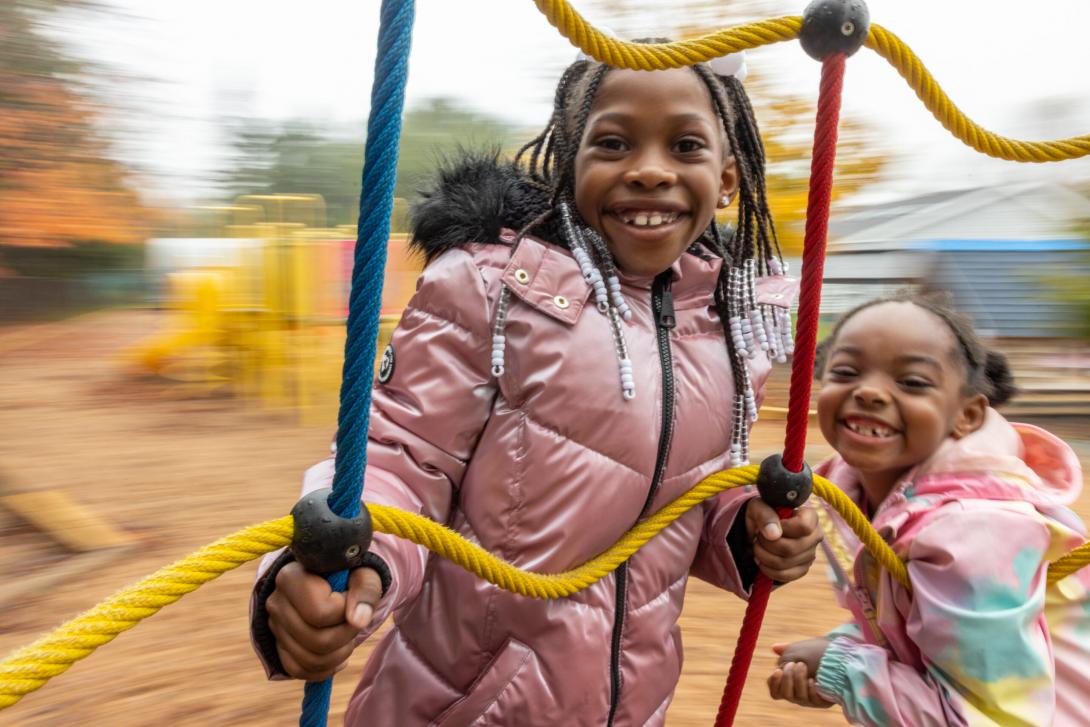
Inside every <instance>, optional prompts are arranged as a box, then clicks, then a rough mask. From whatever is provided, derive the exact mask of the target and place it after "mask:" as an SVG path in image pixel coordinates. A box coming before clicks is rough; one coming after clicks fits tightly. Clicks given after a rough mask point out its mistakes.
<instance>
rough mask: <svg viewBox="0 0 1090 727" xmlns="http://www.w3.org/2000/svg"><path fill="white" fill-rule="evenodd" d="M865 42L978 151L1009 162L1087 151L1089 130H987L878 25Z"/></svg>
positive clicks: (1043, 159)
mask: <svg viewBox="0 0 1090 727" xmlns="http://www.w3.org/2000/svg"><path fill="white" fill-rule="evenodd" d="M865 45H866V47H868V48H870V49H871V50H873V51H874V52H875V53H877V54H878V55H880V56H882V57H883V58H885V59H886V61H888V62H889V64H890V65H891V66H893V67H894V68H896V69H897V72H898V73H900V74H901V76H902V77H903V78H904V79H905V80H906V81H908V85H909V86H911V87H912V90H913V91H915V92H916V95H917V96H918V97H919V99H920V100H921V101H923V105H924V106H926V107H927V110H928V111H930V112H931V114H932V115H933V116H934V117H935V118H936V119H938V120H939V122H940V123H941V124H942V125H943V126H944V127H945V128H946V130H947V131H949V132H950V133H951V134H953V135H954V136H955V137H957V138H958V139H960V140H961V141H962V142H963V143H964V144H966V145H967V146H970V147H972V148H973V149H976V150H977V151H978V152H980V153H982V154H987V155H988V156H992V157H997V158H999V159H1006V160H1008V161H1012V162H1058V161H1064V160H1066V159H1077V158H1079V157H1083V156H1086V155H1087V154H1090V134H1088V135H1084V136H1074V137H1071V138H1070V139H1057V140H1055V141H1020V140H1018V139H1011V138H1009V137H1006V136H1000V135H999V134H995V133H993V132H991V131H988V130H987V129H985V128H984V127H982V126H980V125H979V124H977V123H975V122H974V121H973V120H972V119H970V118H969V117H968V116H966V115H965V114H964V113H963V112H962V110H961V109H959V108H958V107H957V106H956V105H955V104H954V102H953V101H951V100H950V97H949V96H947V95H946V92H945V91H943V90H942V87H941V86H939V83H938V81H936V80H935V78H934V76H932V75H931V73H930V72H928V70H927V69H926V68H925V67H924V65H923V62H922V61H920V59H919V58H918V57H917V56H916V54H915V53H913V52H912V49H911V48H909V47H908V46H907V45H905V44H904V42H902V41H901V39H900V38H898V37H897V36H896V35H894V34H893V33H891V32H890V31H888V30H886V29H885V28H883V27H882V26H880V25H871V29H870V35H868V36H867V41H866V44H865Z"/></svg>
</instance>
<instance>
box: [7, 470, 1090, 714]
mask: <svg viewBox="0 0 1090 727" xmlns="http://www.w3.org/2000/svg"><path fill="white" fill-rule="evenodd" d="M757 470H758V467H757V465H747V466H745V467H736V468H734V469H730V470H726V471H724V472H717V473H716V474H713V475H710V476H708V477H707V478H705V479H704V480H702V481H701V482H700V483H699V484H697V485H696V486H695V487H693V488H692V489H691V490H689V491H688V492H686V493H685V494H683V495H681V496H680V497H678V498H677V499H676V500H674V501H673V502H671V503H669V504H667V505H666V506H664V507H663V508H662V509H661V510H659V511H658V512H656V513H655V514H654V515H652V516H651V517H649V518H648V519H647V520H645V521H643V522H641V523H640V524H639V525H637V526H636V527H634V528H632V530H630V531H629V532H627V533H625V535H624V536H623V537H622V538H621V539H620V540H619V541H617V543H616V544H615V545H613V546H612V547H611V548H610V549H609V550H607V551H605V552H604V553H602V554H601V555H599V556H598V557H596V558H594V559H592V560H590V561H588V562H587V563H584V564H583V565H581V566H579V567H577V568H574V569H572V570H569V571H565V572H563V573H555V574H540V573H532V572H528V571H523V570H520V569H519V568H518V567H516V566H514V565H511V564H510V563H508V562H506V561H504V560H502V559H500V558H497V557H496V556H494V555H492V554H491V553H489V552H488V551H486V550H484V549H483V548H481V547H480V546H479V545H476V544H475V543H471V542H469V541H468V540H466V539H465V538H463V537H462V536H460V535H458V534H457V533H455V532H454V531H452V530H450V529H449V528H446V527H444V526H442V525H440V524H439V523H436V522H435V521H433V520H428V519H427V518H425V517H423V516H421V515H418V514H416V513H411V512H405V511H402V510H398V509H397V508H393V507H387V506H383V505H368V506H367V509H368V510H369V511H370V513H371V519H372V521H373V522H374V525H375V530H376V531H377V532H381V533H388V534H390V535H395V536H398V537H403V538H406V539H407V540H411V541H412V542H414V543H416V544H417V545H422V546H424V547H426V548H428V549H429V550H431V551H433V552H435V553H437V554H438V555H440V556H442V557H444V558H447V559H448V560H451V561H452V562H454V563H457V564H458V565H460V566H462V567H463V568H465V569H466V570H468V571H470V572H472V573H475V574H477V575H478V576H480V577H481V578H484V579H486V580H488V581H489V582H490V583H493V584H495V585H497V586H500V587H501V588H505V589H507V590H510V591H513V592H515V593H519V594H521V595H524V596H530V597H532V598H561V597H563V596H567V595H571V594H572V593H575V592H577V591H579V590H581V589H583V588H586V587H587V586H590V585H591V584H593V583H595V582H597V581H599V580H601V579H602V578H604V577H606V576H607V575H609V574H610V573H612V572H613V570H614V569H616V568H617V566H618V565H620V564H621V563H622V562H624V560H625V559H626V558H628V557H630V556H631V555H632V554H633V553H635V552H636V551H637V550H639V549H640V548H641V547H642V546H643V545H644V544H645V543H646V542H647V541H649V540H650V539H651V538H653V537H654V536H655V535H657V534H658V533H659V532H661V531H662V530H663V529H664V528H665V527H666V526H668V525H669V524H670V523H672V522H673V521H674V520H676V519H677V518H679V517H680V516H681V515H683V514H684V513H686V512H688V510H689V509H690V508H692V507H694V506H696V505H697V504H698V503H700V502H703V501H704V500H705V499H707V498H709V497H712V496H714V495H717V494H719V493H720V492H723V491H725V490H730V489H733V488H735V487H742V486H744V485H751V484H753V483H754V482H756V481H757ZM814 494H816V495H817V496H818V497H820V498H821V499H823V500H825V502H827V503H829V505H831V506H832V508H833V509H834V510H836V511H837V512H838V513H839V514H840V516H841V517H842V518H844V521H845V522H846V523H847V524H848V525H849V527H851V529H852V530H853V531H854V532H855V534H856V536H857V537H858V538H859V540H860V542H861V543H862V544H863V546H864V547H865V548H866V549H867V550H868V551H869V552H870V553H871V555H873V556H874V558H875V560H877V561H878V562H879V563H880V564H881V565H882V567H883V568H885V569H886V570H888V571H889V572H890V574H891V575H892V577H893V578H894V580H896V581H897V582H898V583H900V584H901V585H902V586H904V587H905V588H906V589H910V590H911V588H912V585H911V583H910V582H909V579H908V568H907V567H906V565H905V563H904V562H902V561H901V560H900V558H898V557H897V554H896V553H894V552H893V549H892V548H890V547H889V545H888V544H887V543H886V542H885V541H884V540H883V539H882V537H881V536H880V535H879V534H878V532H877V531H876V530H875V529H874V528H873V527H872V526H871V524H870V522H869V521H868V520H867V518H866V516H865V515H864V514H863V513H862V512H861V511H860V510H859V508H858V507H856V505H855V503H853V502H852V501H851V500H850V499H849V498H848V496H847V495H845V494H844V493H843V491H841V489H840V488H839V487H837V486H836V485H834V484H833V483H832V482H830V481H829V480H827V479H825V478H824V477H821V476H820V475H814ZM291 535H292V519H291V517H290V516H288V517H282V518H278V519H276V520H269V521H267V522H264V523H261V524H259V525H253V526H251V527H248V528H244V529H242V530H239V531H238V532H236V533H233V534H231V535H228V536H226V537H224V538H221V539H219V540H217V541H216V542H214V543H212V544H211V545H208V546H205V547H204V548H201V549H200V550H198V551H196V552H194V553H192V554H190V555H188V556H186V557H185V558H182V559H181V560H178V561H177V562H175V563H173V564H171V565H168V566H166V567H164V568H160V569H159V570H157V571H156V572H155V573H153V574H152V575H150V576H148V577H147V578H145V579H144V580H142V581H140V582H138V583H135V584H133V585H131V586H128V587H127V588H124V589H122V590H120V591H118V592H117V593H116V594H114V595H112V596H110V597H109V598H107V599H106V600H105V601H102V602H101V603H99V604H98V605H96V606H93V607H91V608H90V609H88V610H87V611H84V612H83V613H82V614H80V615H79V616H77V617H75V618H73V619H72V620H70V621H68V622H66V623H64V624H62V625H61V626H59V627H57V628H56V629H54V630H53V631H51V632H49V633H47V634H45V635H43V636H42V637H40V638H39V639H37V640H36V641H34V642H33V643H32V644H30V645H28V646H25V647H23V648H21V649H17V650H16V651H14V652H12V653H11V654H9V655H8V656H7V657H6V658H5V659H4V660H3V661H0V710H3V709H5V708H7V707H10V706H12V705H13V704H15V703H16V702H18V701H19V700H20V699H22V698H23V696H25V695H27V694H29V693H30V692H33V691H35V690H37V689H40V688H41V687H43V686H44V685H45V683H46V682H47V681H49V680H50V679H52V678H53V677H55V676H57V675H59V674H63V673H64V672H65V671H67V670H68V668H69V667H70V666H72V664H74V663H76V662H77V661H80V660H81V659H84V658H86V657H88V656H90V655H91V654H92V653H93V652H94V651H95V649H97V648H98V647H100V646H102V645H104V644H108V643H109V642H111V641H113V639H114V638H115V637H116V636H117V635H118V634H120V633H121V632H123V631H128V630H129V629H131V628H133V627H135V626H136V625H137V624H138V623H140V622H141V621H143V620H144V619H146V618H149V617H150V616H154V615H155V614H156V613H158V612H159V610H160V609H162V608H163V607H165V606H169V605H170V604H172V603H174V602H175V601H177V600H179V599H180V598H181V597H182V596H184V595H185V594H187V593H189V592H191V591H195V590H196V589H198V588H200V587H201V586H202V585H204V584H205V583H208V582H209V581H212V580H215V579H216V578H218V577H219V576H220V575H222V574H224V573H226V572H227V571H229V570H234V569H235V568H237V567H239V566H240V565H243V564H244V563H248V562H249V561H251V560H254V559H256V558H259V557H261V556H262V555H264V554H265V553H270V552H272V551H274V550H277V549H279V548H283V547H286V546H287V545H288V544H289V543H291ZM1088 563H1090V543H1087V544H1085V545H1082V546H1080V547H1079V548H1076V549H1075V550H1073V551H1071V552H1070V553H1068V554H1067V555H1064V556H1063V557H1061V558H1059V559H1057V560H1056V561H1054V562H1053V563H1052V565H1051V567H1050V568H1049V574H1048V582H1049V583H1050V584H1051V583H1055V582H1056V581H1058V580H1060V579H1062V578H1066V577H1067V576H1069V575H1071V573H1074V572H1075V571H1077V570H1078V569H1079V568H1081V567H1082V566H1084V565H1087V564H1088Z"/></svg>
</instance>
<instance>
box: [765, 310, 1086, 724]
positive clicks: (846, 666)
mask: <svg viewBox="0 0 1090 727" xmlns="http://www.w3.org/2000/svg"><path fill="white" fill-rule="evenodd" d="M818 373H819V375H820V376H821V383H822V390H821V393H820V396H819V400H818V419H819V421H820V424H821V429H822V433H823V434H824V436H825V438H826V440H827V441H828V442H829V444H830V445H831V446H832V447H833V448H834V449H835V450H836V452H837V456H835V457H834V458H833V459H832V460H830V461H828V462H826V463H824V464H822V465H821V466H820V467H818V468H817V470H816V471H817V472H818V473H819V474H821V475H824V476H825V477H827V478H829V479H830V480H831V481H833V482H834V483H836V484H837V485H838V486H839V487H840V488H841V489H843V490H844V492H845V493H847V495H848V496H849V497H850V498H851V499H852V500H853V501H854V502H855V503H856V504H857V505H858V506H859V507H860V508H861V509H862V510H863V512H864V513H866V514H867V516H868V518H869V519H870V521H871V523H872V525H873V526H874V528H875V529H876V530H877V531H878V532H879V533H880V534H881V535H882V537H883V538H884V539H885V540H886V542H888V543H889V544H890V545H891V546H892V547H893V550H894V551H895V552H896V553H897V555H898V556H899V557H900V558H901V559H903V560H904V561H905V562H906V564H907V567H908V573H909V578H910V580H911V583H912V590H911V592H910V591H908V590H906V589H905V588H904V587H903V586H901V585H900V584H899V583H897V581H896V580H894V579H893V578H892V577H891V576H890V574H889V573H888V572H887V571H885V570H884V569H882V568H881V567H880V566H879V565H878V564H877V562H876V561H875V560H874V558H873V557H872V556H871V555H870V554H869V553H868V552H867V551H866V550H865V549H864V548H862V547H861V545H860V543H859V540H858V539H857V538H856V537H855V535H854V533H853V532H852V531H851V529H850V528H849V527H848V526H847V524H846V523H844V521H843V520H842V519H841V518H840V516H839V515H838V514H837V513H836V512H835V511H833V510H832V509H831V508H829V507H827V506H824V505H823V506H821V507H822V511H823V512H822V515H823V517H822V520H823V521H824V525H825V527H826V541H825V544H824V547H825V550H826V554H827V555H828V556H829V560H830V563H831V565H832V570H833V574H834V583H835V585H836V587H837V589H838V595H839V596H840V600H841V603H842V605H844V606H845V607H847V608H848V609H850V611H851V613H852V616H853V619H852V622H851V623H849V624H846V625H845V626H843V627H841V628H839V629H836V630H835V631H833V632H832V633H830V634H828V635H827V636H825V637H822V638H817V639H810V640H808V641H802V642H797V643H794V644H790V645H780V644H778V645H776V646H775V647H774V649H775V651H776V652H777V653H778V654H779V655H780V662H779V667H778V668H777V669H776V670H775V671H774V672H773V674H772V675H771V676H770V677H769V688H770V691H771V694H772V696H773V698H777V699H786V700H788V701H791V702H794V703H796V704H799V705H802V706H810V707H830V706H833V705H834V704H838V705H840V706H841V708H842V709H843V711H844V715H845V716H846V717H847V718H848V720H849V721H850V722H852V723H853V724H860V725H868V726H871V725H874V726H880V727H887V726H889V727H895V726H901V725H904V726H906V727H924V726H925V725H927V726H929V725H973V726H976V725H1004V726H1006V725H1058V726H1061V727H1063V726H1074V725H1088V724H1090V597H1088V592H1090V568H1087V569H1083V570H1081V571H1079V572H1077V573H1075V574H1073V575H1071V576H1068V577H1067V578H1064V579H1062V580H1059V581H1058V582H1056V583H1052V584H1050V583H1049V582H1048V564H1049V562H1050V561H1052V560H1054V559H1056V558H1057V557H1059V556H1061V555H1063V554H1064V553H1066V552H1068V551H1070V550H1071V549H1072V548H1074V547H1076V546H1078V545H1081V544H1082V543H1083V542H1084V541H1085V539H1086V532H1085V528H1084V526H1083V524H1082V522H1081V521H1080V520H1079V518H1078V517H1077V516H1076V515H1075V514H1074V513H1072V512H1071V511H1070V510H1068V509H1067V507H1066V506H1068V505H1071V504H1072V503H1073V502H1074V501H1075V500H1076V499H1077V497H1078V495H1079V493H1080V491H1081V489H1082V474H1081V470H1080V466H1079V461H1078V459H1077V457H1076V456H1075V453H1074V452H1073V451H1072V450H1071V448H1070V447H1068V446H1067V445H1066V444H1065V443H1064V442H1062V441H1060V440H1059V439H1057V438H1056V437H1054V436H1053V435H1051V434H1049V433H1048V432H1046V431H1044V430H1042V429H1039V428H1038V427H1033V426H1028V425H1024V424H1012V423H1010V422H1008V421H1007V420H1006V419H1004V418H1003V417H1002V416H1001V415H1000V414H999V413H998V412H997V411H995V409H993V408H991V407H992V406H993V405H994V406H998V405H999V404H1002V403H1003V402H1005V401H1006V400H1007V399H1008V398H1009V397H1010V396H1011V394H1013V391H1014V389H1013V383H1012V380H1011V376H1010V372H1009V370H1008V369H1007V366H1006V361H1005V360H1004V359H1003V357H1002V356H1001V355H999V354H996V353H994V352H988V351H986V350H985V349H984V348H983V347H982V346H981V344H980V341H979V339H978V338H977V336H976V334H975V333H974V331H973V328H972V325H971V324H970V323H969V322H968V321H967V319H965V318H964V317H963V316H960V315H959V314H957V313H956V312H955V311H953V310H952V309H951V308H949V307H948V306H947V305H946V304H945V303H944V302H943V301H941V300H934V299H928V298H920V299H912V298H907V297H903V296H902V297H898V298H895V299H887V300H882V301H874V302H872V303H868V304H865V305H863V306H861V307H860V308H857V309H856V310H854V311H852V312H850V313H849V314H847V315H846V316H845V317H844V318H843V319H842V320H841V321H840V323H839V325H838V326H837V328H836V329H835V330H834V332H833V334H832V336H831V337H830V339H829V340H828V341H827V343H825V344H823V346H822V351H821V356H820V357H819V369H818Z"/></svg>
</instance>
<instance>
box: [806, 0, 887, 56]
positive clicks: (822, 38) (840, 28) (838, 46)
mask: <svg viewBox="0 0 1090 727" xmlns="http://www.w3.org/2000/svg"><path fill="white" fill-rule="evenodd" d="M869 32H870V11H869V10H867V4H866V3H865V2H863V0H813V2H811V3H810V4H809V5H807V6H806V9H805V10H803V11H802V29H801V30H800V31H799V44H800V45H802V49H803V50H804V51H806V54H807V55H808V56H810V57H811V58H813V59H814V60H817V61H823V60H825V59H826V58H827V57H828V56H829V55H831V54H833V53H843V54H844V55H848V56H850V55H852V54H853V53H855V52H856V51H857V50H859V49H860V48H861V47H863V42H864V41H866V39H867V34H868V33H869Z"/></svg>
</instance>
